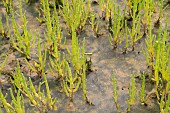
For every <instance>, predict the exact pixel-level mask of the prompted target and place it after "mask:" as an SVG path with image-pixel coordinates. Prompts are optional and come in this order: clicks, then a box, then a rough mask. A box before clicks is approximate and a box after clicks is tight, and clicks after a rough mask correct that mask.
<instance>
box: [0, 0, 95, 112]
mask: <svg viewBox="0 0 170 113" xmlns="http://www.w3.org/2000/svg"><path fill="white" fill-rule="evenodd" d="M18 2H19V5H18V6H19V7H18V9H19V14H18V13H16V12H15V10H14V9H13V6H12V1H11V4H10V5H9V9H8V10H9V11H10V17H11V18H10V20H9V16H7V17H8V18H7V20H8V21H6V25H7V26H9V21H10V22H11V23H12V30H11V31H12V32H9V33H11V34H10V35H9V38H10V40H9V41H10V43H11V44H12V46H13V49H15V50H17V52H19V54H21V55H24V56H23V57H24V59H25V63H26V64H27V66H28V67H29V68H30V70H31V71H33V72H36V73H37V75H38V76H39V77H40V78H42V79H44V81H43V82H42V83H39V86H38V88H37V87H36V86H34V83H33V82H32V80H31V78H29V79H26V77H25V76H24V75H23V73H22V72H21V69H20V66H19V63H18V64H17V67H16V69H15V72H14V73H13V75H12V79H11V82H12V84H13V85H14V86H15V89H14V90H15V91H13V89H11V97H12V102H11V103H8V102H7V101H6V96H4V94H3V93H2V91H1V93H0V100H2V102H1V103H2V105H3V107H4V108H5V110H6V112H20V113H24V112H25V110H26V109H25V107H24V103H25V101H24V98H27V99H28V100H29V103H30V106H33V107H34V108H36V110H38V111H39V112H47V111H48V110H51V111H53V110H57V107H56V99H55V98H52V97H51V91H50V89H49V86H48V82H47V77H48V76H47V77H46V74H45V73H46V68H48V67H49V69H50V71H51V72H52V75H54V77H56V80H58V81H59V80H61V84H62V87H63V90H64V92H65V94H66V95H67V96H68V97H69V100H70V102H73V94H74V93H75V92H76V91H78V90H79V89H80V88H81V89H82V91H83V99H84V100H85V101H86V102H87V103H89V104H92V103H91V102H90V101H89V100H88V98H87V90H86V71H87V68H90V66H89V65H88V64H87V61H86V53H85V38H84V40H83V41H82V46H80V44H79V41H78V37H77V34H76V33H78V32H79V30H83V28H84V26H85V24H86V21H87V19H88V17H89V15H90V1H88V5H87V7H86V2H85V1H83V0H80V1H79V0H73V1H72V3H71V4H70V3H69V1H65V2H64V1H62V2H63V6H62V7H60V8H59V9H60V11H59V12H58V11H57V10H56V5H57V4H54V8H52V9H51V8H50V4H49V1H48V0H41V1H40V2H41V10H40V11H41V13H42V14H41V15H40V16H42V17H43V18H42V21H43V22H44V23H45V25H46V31H45V33H44V35H43V36H42V35H40V34H36V33H33V31H30V30H29V29H28V22H27V19H26V18H27V17H26V12H25V11H24V10H23V7H22V6H23V1H22V0H19V1H18ZM30 2H31V0H27V1H26V3H30ZM58 2H59V1H58ZM58 2H57V1H55V3H58ZM4 6H5V5H4ZM75 6H76V7H75ZM66 10H69V11H71V12H67V11H66ZM6 13H8V12H7V11H6ZM58 13H61V14H62V16H63V18H64V19H65V21H66V23H67V25H68V28H69V29H70V33H71V35H72V48H71V50H69V49H67V53H62V52H61V49H62V47H64V46H65V41H66V40H64V38H63V36H62V30H61V27H60V24H59V17H58ZM73 13H74V14H73ZM16 14H17V16H18V17H19V18H20V19H21V21H22V26H19V25H18V22H17V20H16ZM68 18H69V19H68ZM70 18H71V19H70ZM37 19H38V20H41V18H39V17H38V18H37ZM6 29H9V28H6ZM0 33H1V35H2V36H3V37H5V35H6V34H5V33H6V32H5V28H4V25H3V23H2V21H0ZM42 37H43V38H44V40H42ZM63 41H64V43H62V42H63ZM36 42H37V43H36ZM44 42H45V43H44ZM35 46H37V51H36V52H37V53H36V58H33V57H32V53H31V50H32V49H34V48H35ZM47 55H48V56H47ZM48 57H49V61H50V62H49V64H48V66H47V58H48ZM7 58H8V57H6V59H5V61H4V63H3V64H2V65H1V68H0V69H1V70H2V69H3V67H4V65H5V63H6V60H7ZM42 85H45V86H46V88H45V91H44V90H42V88H41V86H42ZM15 94H17V97H15V96H14V95H15Z"/></svg>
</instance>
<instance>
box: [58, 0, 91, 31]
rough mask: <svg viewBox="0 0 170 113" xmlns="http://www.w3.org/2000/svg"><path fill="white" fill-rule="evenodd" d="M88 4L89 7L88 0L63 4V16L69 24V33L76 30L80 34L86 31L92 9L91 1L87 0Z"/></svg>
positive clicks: (73, 0)
mask: <svg viewBox="0 0 170 113" xmlns="http://www.w3.org/2000/svg"><path fill="white" fill-rule="evenodd" d="M87 2H88V4H87V6H86V0H72V1H71V2H70V1H69V0H66V1H65V2H64V3H63V7H62V11H61V14H62V16H63V18H64V21H65V22H66V24H67V27H68V30H69V33H71V32H72V29H74V31H76V33H78V34H79V33H80V32H81V31H82V30H83V29H84V26H85V24H86V21H87V19H88V18H89V16H90V9H91V6H90V0H87Z"/></svg>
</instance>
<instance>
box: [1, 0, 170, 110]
mask: <svg viewBox="0 0 170 113" xmlns="http://www.w3.org/2000/svg"><path fill="white" fill-rule="evenodd" d="M14 1H17V0H14ZM120 3H121V2H120ZM38 4H39V3H38V2H36V3H33V4H31V5H26V4H25V5H23V9H24V10H25V11H26V16H27V21H28V29H29V30H32V31H35V30H36V32H37V33H40V34H43V32H44V31H45V24H42V25H40V24H39V22H38V21H37V19H36V17H38V12H37V7H38ZM17 5H18V3H17V2H14V9H15V10H16V12H19V10H18V9H17ZM92 8H93V11H94V12H96V13H97V14H99V15H98V16H97V18H96V20H99V21H100V24H99V32H100V33H101V34H102V35H100V36H99V37H96V36H95V34H94V33H93V30H92V29H91V26H90V25H86V26H85V30H84V31H83V32H81V33H80V34H79V35H78V37H79V41H80V42H81V41H82V40H83V38H84V37H85V38H86V45H85V50H86V52H89V53H92V55H91V56H89V58H91V61H92V70H93V71H92V72H90V73H89V74H88V75H87V91H88V93H87V96H88V98H89V99H90V101H91V102H92V103H93V104H94V105H89V104H87V103H86V102H85V101H84V100H83V99H82V91H80V90H79V91H78V92H76V93H75V94H74V98H73V101H74V102H73V103H71V104H70V103H69V99H68V98H67V97H66V96H65V94H64V92H62V91H61V89H60V87H59V86H60V83H59V81H56V80H54V77H53V76H51V74H50V71H49V70H47V78H48V82H49V86H50V89H51V91H52V96H53V97H57V106H58V110H57V111H56V113H116V112H117V110H116V105H115V104H114V100H113V87H112V81H111V77H112V75H115V77H116V79H117V82H118V84H117V85H118V95H119V97H118V98H119V99H118V103H119V104H120V107H121V111H122V112H125V111H126V109H127V105H128V103H127V99H128V86H129V83H130V81H131V75H132V74H134V75H135V77H136V82H137V83H136V86H137V89H138V92H139V90H140V87H141V80H139V77H138V76H140V75H141V74H142V73H148V74H149V71H148V69H147V63H146V61H145V57H144V55H143V53H142V50H143V49H144V46H145V41H144V40H145V37H143V38H142V39H141V41H140V43H138V42H137V43H136V45H135V51H130V50H129V52H127V53H126V54H123V47H122V45H120V47H118V49H117V50H113V47H112V46H111V45H110V44H109V41H108V36H109V32H108V30H107V25H106V23H107V22H106V21H105V20H103V19H101V18H100V15H101V12H100V9H99V6H98V4H92ZM166 12H170V8H168V9H166ZM0 16H2V18H3V22H4V23H5V8H4V7H3V6H2V4H1V5H0ZM168 16H169V19H170V14H168ZM59 17H60V24H61V26H62V32H63V35H64V37H66V46H68V47H71V38H70V36H69V35H68V34H67V29H66V25H65V24H64V21H63V20H62V18H61V16H60V15H59ZM16 20H17V22H18V24H22V23H21V22H20V21H21V19H20V18H19V17H16ZM169 23H170V20H169ZM21 31H22V30H21ZM41 38H42V39H44V37H41ZM10 46H11V45H10V44H9V40H7V39H2V36H1V35H0V55H2V54H3V53H7V54H8V56H9V58H8V60H7V63H6V65H5V68H4V69H3V70H2V73H1V76H0V88H2V89H3V92H4V93H5V92H9V88H11V87H12V85H11V84H10V82H9V77H10V76H11V74H12V72H13V71H14V69H15V67H16V62H17V60H18V61H19V62H20V64H21V70H22V72H23V73H24V75H25V76H31V77H32V80H33V81H34V84H37V83H38V82H39V81H40V80H37V75H36V74H35V73H33V72H31V71H30V69H29V67H28V66H27V65H26V64H25V63H24V60H23V59H24V57H23V56H21V55H20V54H19V53H18V52H17V51H14V50H13V49H12V48H11V47H10ZM36 51H37V50H36V47H35V48H33V49H32V51H31V55H32V56H31V57H36V55H35V53H36ZM62 51H66V50H65V49H63V50H62ZM3 60H4V57H2V58H1V59H0V61H3ZM47 63H48V62H47ZM152 89H153V84H152V82H151V81H150V80H149V79H146V92H147V93H148V94H150V92H152ZM8 101H11V100H10V98H8ZM26 106H27V105H26ZM144 112H145V113H159V105H158V104H157V102H156V99H154V98H150V99H149V100H148V105H147V106H144V105H141V103H140V102H139V100H138V102H137V103H136V104H135V105H134V106H132V109H131V113H144Z"/></svg>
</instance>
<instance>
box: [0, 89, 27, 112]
mask: <svg viewBox="0 0 170 113" xmlns="http://www.w3.org/2000/svg"><path fill="white" fill-rule="evenodd" d="M10 94H11V97H12V101H11V103H8V102H7V100H6V97H7V94H6V95H5V96H4V94H3V93H2V91H0V101H1V102H0V103H1V104H2V105H3V108H5V110H6V112H7V113H25V107H24V98H23V95H22V94H21V92H20V91H18V92H17V95H16V97H15V96H14V93H13V91H12V89H10Z"/></svg>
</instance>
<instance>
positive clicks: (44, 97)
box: [0, 63, 57, 113]
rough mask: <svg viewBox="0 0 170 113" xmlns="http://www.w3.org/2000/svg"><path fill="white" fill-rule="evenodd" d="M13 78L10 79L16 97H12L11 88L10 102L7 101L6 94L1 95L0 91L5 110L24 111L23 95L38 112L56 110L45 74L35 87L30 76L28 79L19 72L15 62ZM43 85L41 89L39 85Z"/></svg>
mask: <svg viewBox="0 0 170 113" xmlns="http://www.w3.org/2000/svg"><path fill="white" fill-rule="evenodd" d="M12 77H13V80H12V79H11V82H12V84H13V85H14V87H15V92H16V93H17V97H16V98H15V97H14V92H13V91H12V89H11V90H10V92H11V97H12V102H11V104H10V103H7V101H6V99H5V98H6V96H4V95H3V93H2V91H1V92H0V100H1V102H2V105H3V106H4V108H5V110H6V112H9V113H10V112H12V111H13V112H16V113H24V112H25V109H24V97H23V96H22V95H24V96H25V97H27V98H29V103H30V105H31V106H34V107H35V108H36V109H37V110H38V111H39V112H47V111H49V110H57V107H56V105H55V103H56V99H55V98H52V97H51V91H50V89H49V86H48V82H47V78H46V75H45V74H44V76H43V77H44V81H43V82H42V83H39V86H38V88H36V87H35V86H34V85H33V83H32V80H31V78H29V79H28V80H27V79H26V78H25V77H24V75H23V74H22V73H21V70H20V66H19V63H17V67H16V69H15V72H14V73H13V75H12ZM42 85H45V87H46V89H45V91H44V90H42V89H41V86H42Z"/></svg>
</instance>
